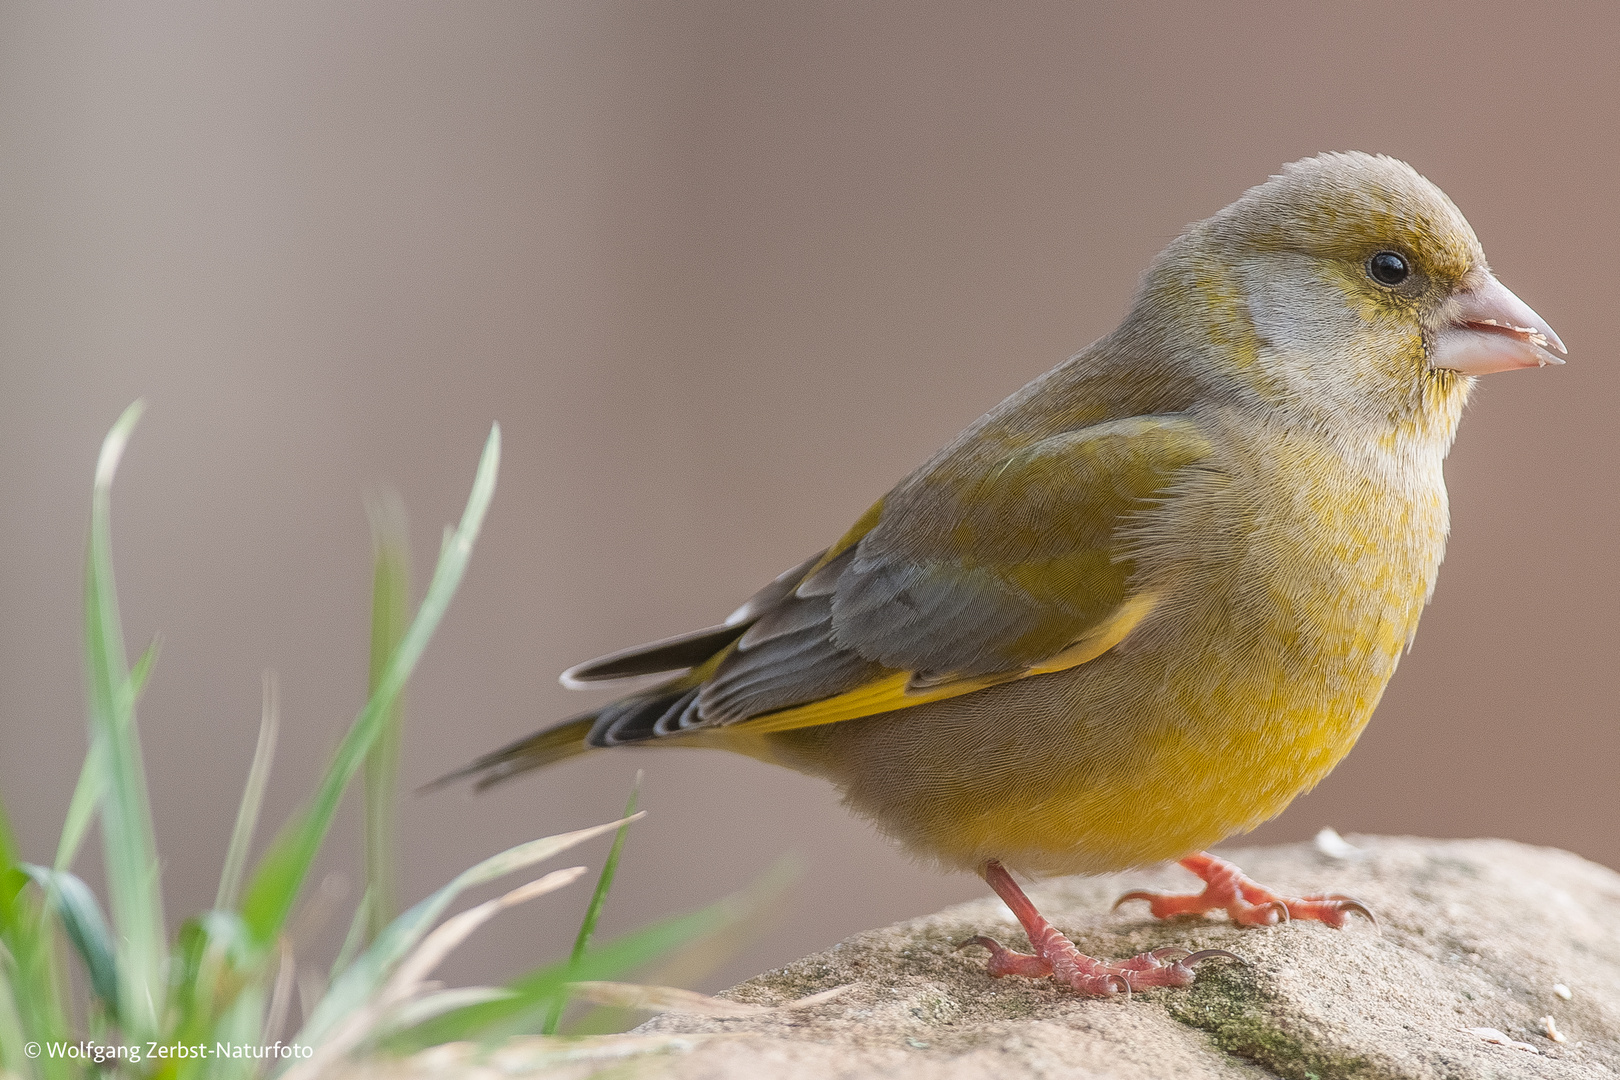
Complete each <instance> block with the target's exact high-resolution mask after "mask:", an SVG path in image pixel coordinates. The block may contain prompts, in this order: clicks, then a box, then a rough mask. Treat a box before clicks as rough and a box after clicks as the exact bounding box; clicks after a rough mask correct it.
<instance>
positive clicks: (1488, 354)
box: [1429, 273, 1568, 375]
mask: <svg viewBox="0 0 1620 1080" xmlns="http://www.w3.org/2000/svg"><path fill="white" fill-rule="evenodd" d="M1452 303H1453V308H1452V317H1451V321H1450V322H1449V323H1447V324H1446V326H1445V327H1444V328H1443V329H1442V330H1441V331H1440V332H1439V333H1438V334H1436V335H1435V336H1434V339H1433V340H1432V341H1431V343H1430V348H1429V366H1430V367H1436V368H1447V369H1449V370H1451V371H1460V372H1462V373H1463V374H1464V375H1489V374H1490V373H1491V372H1493V371H1511V370H1513V369H1514V368H1529V367H1546V366H1547V365H1548V364H1562V363H1563V362H1564V361H1563V360H1562V359H1560V357H1561V356H1562V355H1564V354H1565V353H1567V351H1568V350H1566V349H1565V348H1564V343H1563V342H1562V341H1559V340H1558V335H1557V334H1555V333H1553V328H1552V327H1550V326H1548V325H1547V323H1546V321H1545V320H1544V319H1542V317H1541V316H1540V315H1537V314H1536V313H1535V312H1534V311H1532V310H1531V309H1530V305H1529V304H1526V303H1525V302H1524V301H1523V300H1520V299H1519V298H1518V297H1517V296H1514V295H1513V292H1512V290H1510V289H1509V288H1508V287H1507V286H1506V285H1503V284H1502V283H1501V282H1500V281H1497V280H1496V278H1495V277H1493V276H1491V275H1490V274H1488V273H1487V274H1486V275H1485V281H1484V283H1483V284H1480V285H1477V286H1475V287H1474V288H1472V289H1468V290H1466V291H1464V292H1460V293H1458V294H1457V295H1456V296H1454V297H1453V298H1452Z"/></svg>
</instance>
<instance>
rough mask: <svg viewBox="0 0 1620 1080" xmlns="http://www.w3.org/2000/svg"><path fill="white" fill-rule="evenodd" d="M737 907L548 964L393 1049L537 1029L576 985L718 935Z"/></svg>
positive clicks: (723, 906) (663, 924) (717, 908)
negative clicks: (571, 985) (500, 993)
mask: <svg viewBox="0 0 1620 1080" xmlns="http://www.w3.org/2000/svg"><path fill="white" fill-rule="evenodd" d="M733 907H734V905H733V904H731V903H730V902H728V901H725V900H722V901H720V902H719V903H717V904H712V905H710V906H709V907H706V908H703V909H701V910H699V911H694V912H692V913H691V914H689V915H680V916H676V917H675V918H671V919H665V920H662V921H660V922H656V923H653V924H652V925H651V926H647V927H643V928H642V929H640V930H635V931H632V932H631V933H628V934H625V935H623V936H621V937H619V938H616V939H614V940H613V941H610V942H608V943H607V944H606V945H603V946H600V947H598V948H596V949H592V950H590V951H589V952H587V953H586V954H585V956H584V957H582V958H581V959H580V960H579V961H578V962H577V963H576V962H574V961H572V960H565V961H562V962H560V963H555V964H548V965H546V966H545V967H542V968H539V969H537V970H535V971H533V972H531V973H530V974H528V975H525V976H523V977H522V978H520V979H517V980H515V981H513V982H511V983H509V984H507V986H506V987H505V989H506V990H507V991H509V993H510V996H509V997H505V998H502V999H499V1000H496V1001H486V1002H480V1003H478V1004H475V1005H469V1006H466V1007H464V1008H460V1009H456V1010H453V1011H451V1012H449V1013H446V1014H444V1015H442V1016H438V1017H435V1018H433V1019H431V1020H428V1021H427V1022H426V1023H423V1024H420V1025H418V1026H417V1027H415V1028H412V1029H411V1030H409V1031H407V1032H404V1033H402V1034H401V1035H399V1036H397V1037H396V1038H394V1039H392V1040H389V1041H388V1042H387V1043H386V1044H385V1046H386V1048H387V1049H388V1050H390V1051H397V1052H402V1053H408V1052H410V1051H412V1050H417V1049H422V1048H424V1047H428V1046H436V1045H438V1044H439V1043H444V1042H458V1041H462V1040H495V1039H502V1038H507V1037H509V1036H513V1035H518V1034H522V1033H524V1032H529V1031H534V1030H536V1029H537V1028H538V1027H539V1026H540V1025H541V1024H542V1023H544V1021H545V1018H546V1017H547V1016H548V1015H549V1014H550V1012H551V1010H552V1009H553V1008H554V1007H555V1006H556V1003H557V1001H558V999H559V998H560V997H561V996H562V995H563V994H564V993H565V991H566V988H567V984H568V983H570V982H584V981H594V980H603V979H612V978H615V977H616V976H619V975H622V974H624V973H625V972H627V971H631V970H633V969H635V968H638V967H640V966H642V965H643V964H646V963H649V962H651V961H653V960H655V959H657V958H658V957H660V956H663V955H665V954H667V953H669V952H670V951H672V950H674V949H677V948H680V947H681V946H682V945H685V944H687V943H689V942H691V941H694V940H696V939H697V938H700V937H702V936H704V935H705V934H712V933H715V932H716V931H718V930H721V929H723V928H724V927H726V926H727V925H729V924H730V923H731V922H732V921H733V919H734V918H735V913H734V910H733Z"/></svg>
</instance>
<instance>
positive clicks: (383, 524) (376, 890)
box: [365, 497, 410, 941]
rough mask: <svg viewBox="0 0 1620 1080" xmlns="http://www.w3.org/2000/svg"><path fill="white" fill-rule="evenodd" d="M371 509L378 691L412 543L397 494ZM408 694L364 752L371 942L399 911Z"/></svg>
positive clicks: (371, 679)
mask: <svg viewBox="0 0 1620 1080" xmlns="http://www.w3.org/2000/svg"><path fill="white" fill-rule="evenodd" d="M370 510H371V537H372V551H373V557H372V574H371V670H370V672H369V676H368V680H367V687H366V692H367V693H368V694H374V693H376V692H377V687H378V686H379V685H381V683H382V678H383V674H384V673H385V672H386V671H387V670H388V660H389V658H390V657H391V656H393V655H394V650H395V649H397V648H399V643H400V639H401V638H403V637H404V636H405V622H406V620H407V619H408V618H409V617H410V546H409V542H408V540H407V534H406V531H405V520H404V519H405V511H404V509H403V508H402V507H401V505H400V502H399V499H398V498H397V497H384V498H380V499H377V500H374V501H373V502H372V504H371V507H370ZM404 713H405V697H404V695H403V694H400V695H399V696H397V697H395V698H394V700H393V702H392V703H391V704H390V706H389V707H388V709H387V711H386V712H385V713H384V716H383V721H382V730H381V731H380V732H378V734H377V741H376V742H374V743H373V744H372V746H371V749H370V750H369V751H367V752H366V777H365V779H366V783H365V789H366V798H365V805H366V833H365V852H366V892H367V894H368V895H369V896H370V897H371V904H370V905H369V907H368V908H367V924H366V926H367V934H366V940H367V941H373V940H375V939H376V937H377V935H378V934H380V933H382V932H383V928H384V927H386V926H387V925H388V923H389V921H390V920H392V919H393V917H394V914H395V906H396V903H395V899H394V895H395V881H394V800H395V796H396V792H397V789H398V778H399V740H400V725H401V723H402V719H403V717H404Z"/></svg>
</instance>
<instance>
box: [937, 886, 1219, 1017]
mask: <svg viewBox="0 0 1620 1080" xmlns="http://www.w3.org/2000/svg"><path fill="white" fill-rule="evenodd" d="M980 873H981V874H983V875H984V880H985V881H987V882H989V884H990V887H991V888H992V889H994V890H996V895H997V896H999V897H1001V899H1002V901H1003V902H1004V903H1006V905H1007V907H1009V908H1010V909H1012V913H1013V914H1014V915H1016V916H1017V917H1018V921H1019V922H1020V923H1021V924H1023V927H1024V932H1025V933H1026V934H1028V935H1029V941H1030V944H1031V945H1033V946H1034V947H1035V952H1034V953H1019V952H1013V951H1012V950H1010V949H1007V948H1004V947H1003V946H1002V945H1001V943H1000V942H997V941H995V940H994V939H992V938H987V937H983V936H980V937H974V938H969V939H968V940H967V941H964V942H963V943H962V944H963V945H964V946H966V945H983V946H984V947H985V948H986V949H989V950H990V974H991V975H993V976H995V977H996V978H1000V977H1001V976H1003V975H1023V976H1026V977H1028V978H1032V979H1038V978H1043V977H1045V976H1047V975H1050V976H1052V977H1053V978H1054V979H1057V980H1058V981H1059V982H1062V983H1066V984H1067V985H1069V986H1071V987H1073V988H1074V989H1075V990H1078V991H1080V993H1082V994H1091V995H1093V996H1095V997H1112V996H1113V995H1114V994H1118V993H1129V992H1130V991H1132V990H1141V989H1144V988H1146V987H1149V986H1190V985H1191V984H1192V981H1193V972H1192V969H1193V966H1194V965H1196V964H1197V963H1198V962H1199V961H1201V960H1208V959H1210V958H1211V957H1215V956H1222V957H1226V958H1228V959H1231V960H1236V959H1238V958H1237V957H1236V956H1233V955H1232V954H1231V953H1229V952H1226V951H1224V950H1221V949H1204V950H1202V951H1201V952H1189V951H1188V950H1186V949H1180V948H1169V949H1155V950H1153V951H1152V952H1146V953H1142V954H1140V955H1138V956H1133V957H1131V958H1130V959H1129V960H1097V959H1094V958H1093V957H1090V956H1087V955H1086V954H1085V953H1083V952H1081V951H1080V950H1079V949H1077V948H1075V946H1074V942H1072V941H1070V940H1069V939H1068V938H1066V937H1064V936H1063V935H1062V934H1061V933H1059V932H1058V929H1057V927H1055V926H1053V925H1052V924H1051V923H1049V922H1047V921H1046V918H1045V916H1043V915H1042V914H1041V913H1040V912H1039V911H1037V910H1036V909H1035V905H1034V903H1033V902H1031V901H1030V898H1029V897H1028V896H1025V895H1024V890H1023V889H1020V888H1019V887H1018V883H1017V882H1016V881H1014V880H1013V879H1012V875H1011V874H1009V873H1007V868H1006V867H1004V866H1002V865H1001V863H1000V862H998V861H997V860H995V859H991V860H990V861H989V862H987V863H985V864H984V869H983V870H981V871H980Z"/></svg>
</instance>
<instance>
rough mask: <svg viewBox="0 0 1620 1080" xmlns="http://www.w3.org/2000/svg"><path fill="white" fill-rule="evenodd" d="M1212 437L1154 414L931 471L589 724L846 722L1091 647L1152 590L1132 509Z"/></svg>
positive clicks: (1196, 457)
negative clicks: (728, 636)
mask: <svg viewBox="0 0 1620 1080" xmlns="http://www.w3.org/2000/svg"><path fill="white" fill-rule="evenodd" d="M1208 453H1209V444H1208V443H1207V441H1206V440H1205V438H1204V437H1203V435H1202V434H1201V433H1200V432H1199V430H1198V428H1197V427H1196V425H1195V424H1194V423H1193V422H1192V421H1191V420H1189V419H1188V418H1186V417H1185V416H1182V415H1180V414H1174V415H1159V416H1141V417H1131V418H1128V419H1123V420H1114V421H1109V422H1106V423H1102V424H1097V425H1094V426H1091V427H1087V428H1083V429H1081V430H1078V431H1072V432H1066V433H1063V434H1060V435H1056V436H1053V437H1050V438H1046V439H1043V440H1040V441H1036V442H1032V443H1030V444H1029V445H1026V446H1023V447H1021V448H1017V449H1010V450H1009V451H1008V452H1007V453H1005V454H1004V455H1002V456H1000V457H999V459H997V460H994V461H986V462H985V463H984V464H982V465H978V466H973V467H970V468H965V469H964V468H961V467H956V468H951V467H945V468H937V469H934V470H932V471H925V472H923V473H921V474H919V475H918V476H917V477H914V478H913V479H912V480H910V481H907V482H906V483H905V484H902V485H901V486H900V487H899V488H897V489H896V490H895V491H894V492H892V493H890V495H889V496H888V497H887V498H885V500H884V501H882V502H880V503H878V504H877V505H876V506H874V507H873V508H872V509H871V510H870V511H868V512H867V514H866V515H865V516H864V517H863V518H862V519H861V521H860V522H859V523H857V525H856V527H855V528H853V529H851V530H850V532H849V533H848V534H846V535H845V537H844V538H843V539H842V540H840V541H839V542H838V543H837V544H834V545H833V546H832V547H831V548H829V549H828V550H827V551H826V552H825V553H823V554H822V556H821V557H820V558H819V559H817V560H815V561H814V562H813V563H811V564H810V566H809V568H808V570H805V571H802V572H799V571H795V573H798V574H799V577H798V583H797V585H796V586H795V587H794V588H792V589H791V590H789V589H785V588H783V587H782V585H781V584H777V585H776V587H775V588H774V589H771V590H766V593H771V594H774V595H770V596H769V602H768V603H765V604H759V605H756V606H755V608H754V609H752V610H748V609H745V610H747V614H748V617H749V620H750V623H749V625H748V626H747V629H746V631H744V632H743V633H742V634H741V635H740V636H739V637H737V638H736V640H734V641H729V642H727V643H726V644H724V647H723V648H721V649H719V651H718V652H716V653H715V655H714V656H713V657H711V658H710V659H709V660H708V661H707V662H705V663H703V664H702V665H700V666H698V667H696V668H694V669H693V671H692V672H690V673H689V674H688V675H686V676H684V677H682V678H681V679H678V680H676V681H675V682H673V683H670V684H666V685H665V686H664V687H662V688H660V690H659V691H657V692H654V693H651V694H647V695H641V696H637V697H633V698H630V699H626V700H625V701H624V702H622V703H618V704H617V706H610V707H609V708H608V709H607V710H604V712H603V713H602V714H601V715H600V717H599V719H598V723H597V727H596V730H595V731H593V733H592V739H591V741H592V742H593V743H595V744H598V745H601V744H604V743H609V744H611V743H619V742H625V741H639V740H640V739H643V738H650V737H654V736H657V735H673V734H676V733H678V732H681V731H690V730H694V729H698V728H710V727H715V726H723V725H743V729H744V730H747V731H749V732H760V733H765V732H771V731H783V730H789V729H792V728H798V727H810V726H815V725H818V724H828V723H836V722H838V721H842V720H851V719H855V718H858V717H861V716H870V715H873V714H875V713H880V712H889V711H892V710H894V709H900V708H905V707H907V706H910V705H919V704H922V703H924V702H928V701H937V700H940V699H942V698H946V697H954V696H957V695H960V694H965V693H969V692H971V691H973V690H977V689H981V688H983V687H985V686H990V685H994V684H995V683H999V682H1005V681H1008V680H1010V679H1016V678H1024V677H1027V676H1029V675H1035V674H1043V673H1047V672H1051V671H1058V670H1062V669H1064V668H1067V667H1072V666H1074V665H1076V664H1081V663H1085V662H1086V661H1087V660H1090V659H1093V658H1094V657H1096V656H1098V655H1101V654H1102V653H1103V652H1106V651H1107V650H1108V649H1110V648H1112V647H1113V646H1114V645H1115V644H1117V643H1118V642H1119V641H1120V640H1122V639H1123V638H1124V637H1125V635H1127V634H1128V633H1130V631H1131V630H1132V629H1133V628H1134V627H1135V626H1136V625H1137V624H1138V623H1139V622H1140V621H1141V620H1142V618H1144V617H1145V616H1146V615H1147V613H1148V612H1149V611H1150V610H1151V609H1152V606H1153V602H1154V599H1155V598H1154V597H1153V596H1151V595H1149V594H1145V593H1143V592H1141V591H1139V590H1135V589H1134V588H1133V581H1132V579H1133V575H1134V573H1135V563H1134V560H1133V559H1132V558H1131V555H1130V550H1129V544H1128V539H1127V535H1126V530H1127V527H1128V525H1129V524H1130V522H1131V521H1132V520H1134V519H1135V518H1136V516H1137V515H1138V514H1139V513H1140V512H1141V511H1144V510H1147V509H1149V508H1151V507H1152V506H1153V505H1154V503H1155V501H1156V500H1158V499H1160V498H1162V497H1165V496H1166V495H1167V494H1168V493H1169V491H1170V489H1171V488H1172V486H1173V485H1174V483H1175V481H1176V480H1177V478H1178V477H1179V476H1180V475H1181V474H1182V473H1183V470H1185V469H1187V468H1189V467H1192V466H1196V465H1197V464H1198V463H1199V462H1200V461H1202V460H1204V459H1205V458H1206V457H1207V456H1208ZM784 577H785V578H786V579H787V580H788V581H792V580H793V578H792V577H791V576H789V575H784ZM766 593H762V594H761V597H760V598H759V599H765V598H766Z"/></svg>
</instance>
